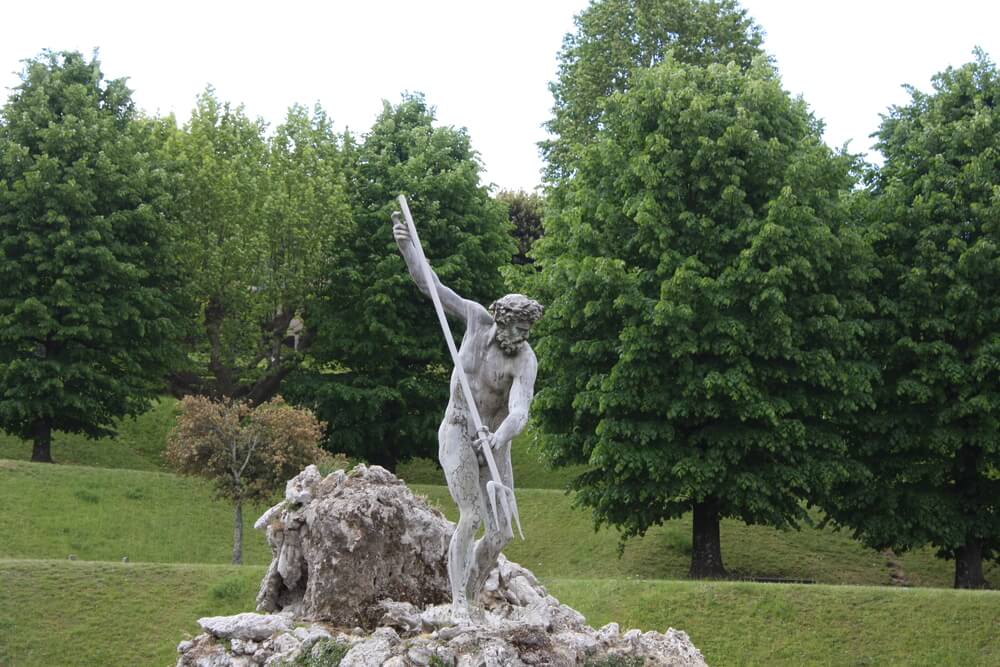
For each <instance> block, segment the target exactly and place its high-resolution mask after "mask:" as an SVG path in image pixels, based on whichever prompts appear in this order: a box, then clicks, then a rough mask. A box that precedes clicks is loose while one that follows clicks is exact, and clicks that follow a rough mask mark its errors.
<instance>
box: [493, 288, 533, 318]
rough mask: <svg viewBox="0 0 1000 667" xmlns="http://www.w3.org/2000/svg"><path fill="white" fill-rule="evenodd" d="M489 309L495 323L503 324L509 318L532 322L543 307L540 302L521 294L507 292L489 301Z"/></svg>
mask: <svg viewBox="0 0 1000 667" xmlns="http://www.w3.org/2000/svg"><path fill="white" fill-rule="evenodd" d="M489 310H490V315H492V316H493V319H494V321H496V323H497V324H504V323H506V322H509V321H511V320H521V321H523V322H528V323H530V324H534V323H535V322H537V321H538V318H540V317H541V316H542V312H543V311H544V310H545V308H544V307H543V306H542V304H540V303H538V302H537V301H535V300H533V299H529V298H528V297H526V296H524V295H523V294H508V295H507V296H503V297H500V298H499V299H497V300H496V301H494V302H493V303H491V304H490V309H489Z"/></svg>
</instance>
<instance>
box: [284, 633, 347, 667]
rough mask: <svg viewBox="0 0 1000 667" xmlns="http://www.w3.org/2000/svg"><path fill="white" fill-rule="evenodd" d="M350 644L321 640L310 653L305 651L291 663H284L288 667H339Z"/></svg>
mask: <svg viewBox="0 0 1000 667" xmlns="http://www.w3.org/2000/svg"><path fill="white" fill-rule="evenodd" d="M350 650H351V645H350V644H342V643H340V642H338V641H337V640H335V639H321V640H319V641H318V642H316V643H315V644H313V645H312V648H311V649H310V650H309V651H303V652H302V653H300V654H299V656H298V657H297V658H296V659H295V660H293V661H291V662H283V663H281V664H282V665H287V667H338V665H340V661H341V660H343V659H344V656H345V655H347V652H348V651H350Z"/></svg>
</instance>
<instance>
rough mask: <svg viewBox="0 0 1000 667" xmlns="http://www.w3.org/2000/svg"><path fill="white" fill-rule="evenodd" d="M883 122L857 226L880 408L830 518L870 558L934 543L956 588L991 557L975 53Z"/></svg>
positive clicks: (994, 336)
mask: <svg viewBox="0 0 1000 667" xmlns="http://www.w3.org/2000/svg"><path fill="white" fill-rule="evenodd" d="M933 88H934V90H933V92H932V93H930V94H926V93H922V92H920V91H918V90H916V89H913V88H909V92H910V95H911V100H910V102H909V103H908V104H905V105H902V106H898V107H892V108H891V109H890V110H889V112H888V114H886V115H885V116H884V117H883V122H882V125H881V127H880V129H879V132H878V135H877V136H878V144H877V145H878V148H879V150H880V151H881V152H882V154H883V155H884V156H885V163H884V165H883V167H882V168H881V169H879V170H878V171H877V173H876V174H875V177H874V180H873V182H872V187H871V198H870V201H869V202H868V209H867V211H866V217H867V218H868V221H869V224H871V225H872V226H873V228H874V229H875V231H876V234H877V239H878V240H877V242H876V244H875V250H876V253H877V258H878V267H879V273H880V278H879V279H878V280H877V281H875V282H873V284H872V294H873V295H874V296H873V298H874V299H876V300H877V307H876V311H875V312H876V313H877V315H876V317H875V318H874V320H873V324H874V332H875V335H874V337H873V338H872V341H871V354H872V356H873V357H874V358H876V359H878V360H879V362H880V364H881V366H882V376H883V381H882V382H881V383H880V384H879V386H878V391H877V394H876V396H877V405H876V407H875V409H873V410H872V411H871V412H870V413H867V414H866V419H865V420H864V421H862V422H861V428H860V429H859V432H857V433H856V435H857V436H858V437H857V442H856V443H855V446H854V451H855V452H856V456H857V458H858V460H859V462H860V463H861V464H862V468H861V470H860V472H859V474H858V475H857V476H856V478H855V479H853V480H851V482H850V483H848V484H842V485H839V487H838V489H837V491H838V494H837V498H836V500H835V501H834V502H833V504H832V507H830V508H828V511H829V512H830V514H831V515H832V516H833V517H834V518H835V520H837V521H838V522H840V523H841V524H843V525H846V526H849V527H851V528H852V529H853V530H854V533H855V535H856V536H857V537H859V538H860V539H861V540H862V541H864V542H865V543H866V544H868V545H870V546H873V547H875V548H885V547H892V548H894V549H897V550H905V549H909V548H912V547H918V546H922V545H925V544H932V545H934V546H935V547H937V549H938V555H939V556H940V557H942V558H949V559H954V560H955V587H956V588H982V587H984V586H985V585H986V582H985V580H984V578H983V559H989V558H996V557H997V555H998V553H1000V473H998V471H1000V428H998V427H1000V294H998V292H997V285H1000V186H998V183H1000V136H998V135H997V132H996V128H997V127H998V126H1000V75H998V72H997V69H996V66H995V65H994V64H993V63H992V62H990V61H989V59H988V58H987V56H986V54H985V53H983V52H981V51H977V52H976V59H975V61H974V62H971V63H969V64H967V65H964V66H962V67H959V68H955V69H951V68H949V69H948V70H946V71H944V72H942V73H940V74H938V75H937V76H936V77H935V78H934V80H933Z"/></svg>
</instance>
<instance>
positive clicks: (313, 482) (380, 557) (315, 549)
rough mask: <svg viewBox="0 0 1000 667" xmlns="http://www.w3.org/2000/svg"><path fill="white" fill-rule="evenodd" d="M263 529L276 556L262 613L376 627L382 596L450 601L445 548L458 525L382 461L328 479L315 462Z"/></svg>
mask: <svg viewBox="0 0 1000 667" xmlns="http://www.w3.org/2000/svg"><path fill="white" fill-rule="evenodd" d="M255 527H256V528H258V529H266V530H267V539H268V542H269V543H270V545H271V551H272V555H273V558H272V560H271V565H270V567H269V568H268V571H267V575H266V576H265V577H264V581H263V582H262V583H261V589H260V593H259V594H258V596H257V608H258V610H260V611H268V612H273V611H282V610H287V611H291V612H292V613H293V614H294V615H295V617H296V618H303V619H312V620H317V621H327V622H330V623H334V624H337V625H345V626H347V627H354V626H358V625H359V626H362V627H364V628H368V629H373V628H374V627H375V623H376V622H377V621H378V614H377V612H376V611H375V609H376V604H377V603H378V602H379V601H380V600H384V599H386V598H389V599H392V600H406V601H409V602H412V603H414V604H417V605H421V606H426V605H429V604H437V603H441V602H445V601H446V600H448V598H449V589H448V566H447V561H446V559H445V558H443V557H442V555H443V554H445V553H446V552H447V549H448V540H449V539H450V537H451V531H452V524H451V523H450V522H449V521H448V520H447V519H445V518H444V515H442V514H441V512H439V511H437V510H435V509H432V508H431V507H429V506H428V505H427V503H426V502H424V501H422V500H420V499H418V498H417V497H416V496H415V495H414V494H413V492H412V491H410V489H409V488H407V486H406V485H405V484H404V483H403V481H402V480H400V479H398V478H397V477H395V476H394V475H393V474H392V473H390V472H389V471H387V470H385V469H384V468H381V467H379V466H371V467H367V466H357V467H356V468H354V470H352V471H351V472H350V473H345V472H344V471H342V470H338V471H336V472H333V473H331V474H330V475H327V477H326V478H325V479H324V478H322V477H321V476H320V474H319V471H318V470H317V469H316V467H315V466H309V467H308V468H306V469H305V471H303V472H302V473H300V474H299V475H298V476H297V477H295V478H294V479H292V480H290V481H289V482H288V484H287V486H286V489H285V501H284V502H282V503H279V504H278V505H275V506H274V507H272V508H271V509H270V510H268V511H267V512H265V513H264V515H263V516H261V518H260V519H258V520H257V523H256V524H255Z"/></svg>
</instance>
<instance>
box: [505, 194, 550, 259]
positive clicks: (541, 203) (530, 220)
mask: <svg viewBox="0 0 1000 667" xmlns="http://www.w3.org/2000/svg"><path fill="white" fill-rule="evenodd" d="M496 199H497V201H500V202H502V203H503V204H505V205H506V206H507V216H508V217H509V218H510V222H511V224H512V225H514V238H515V239H516V240H517V254H516V255H514V259H513V262H514V264H531V263H532V262H533V261H534V260H532V259H531V258H530V257H528V253H529V252H531V246H532V245H534V243H535V241H537V240H538V238H539V237H540V236H541V235H542V215H543V214H544V209H545V200H544V199H543V198H542V196H541V195H540V194H538V193H537V192H530V193H529V192H525V191H524V190H516V191H514V190H501V191H500V192H498V193H497V196H496Z"/></svg>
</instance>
